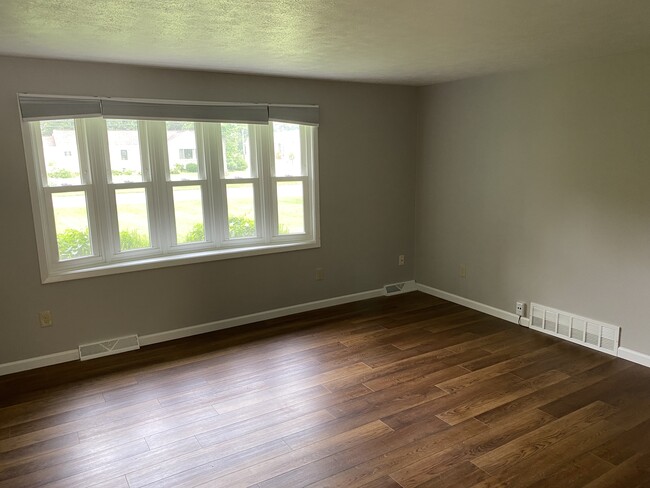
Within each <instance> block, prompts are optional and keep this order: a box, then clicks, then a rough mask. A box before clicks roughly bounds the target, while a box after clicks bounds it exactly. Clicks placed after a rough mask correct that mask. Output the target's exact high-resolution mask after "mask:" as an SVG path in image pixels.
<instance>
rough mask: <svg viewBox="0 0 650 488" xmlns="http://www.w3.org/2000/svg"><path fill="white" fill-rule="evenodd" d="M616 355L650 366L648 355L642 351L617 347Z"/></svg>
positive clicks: (649, 356)
mask: <svg viewBox="0 0 650 488" xmlns="http://www.w3.org/2000/svg"><path fill="white" fill-rule="evenodd" d="M618 357H619V358H622V359H627V360H628V361H632V362H633V363H637V364H640V365H641V366H647V367H648V368H650V355H648V354H644V353H642V352H637V351H633V350H632V349H628V348H627V347H619V348H618Z"/></svg>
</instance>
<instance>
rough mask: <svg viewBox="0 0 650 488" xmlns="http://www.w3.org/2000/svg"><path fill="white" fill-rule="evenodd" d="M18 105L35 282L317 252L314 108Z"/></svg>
mask: <svg viewBox="0 0 650 488" xmlns="http://www.w3.org/2000/svg"><path fill="white" fill-rule="evenodd" d="M19 100H20V105H21V111H22V115H23V124H24V125H23V134H24V139H25V148H26V155H27V162H28V170H29V176H30V187H31V193H32V202H33V206H34V216H35V223H36V231H37V240H38V245H39V255H40V261H41V274H42V278H43V281H44V282H49V281H61V280H67V279H74V278H82V277H87V276H97V275H102V274H110V273H118V272H126V271H131V270H138V269H146V268H152V267H160V266H170V265H176V264H186V263H191V262H200V261H206V260H214V259H224V258H229V257H237V256H243V255H250V254H261V253H270V252H280V251H289V250H298V249H305V248H309V247H316V246H318V245H319V234H318V207H317V201H318V187H317V140H316V136H317V123H316V122H315V120H314V118H315V115H314V114H316V119H317V110H318V109H317V107H311V106H306V107H300V106H266V105H260V104H255V105H243V104H239V105H223V104H196V103H177V102H175V103H168V102H167V103H165V102H158V101H140V100H135V101H133V100H115V99H105V100H104V99H97V98H88V99H86V98H81V99H68V98H56V97H39V96H24V95H21V96H20V97H19ZM274 114H275V117H274Z"/></svg>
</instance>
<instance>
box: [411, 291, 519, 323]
mask: <svg viewBox="0 0 650 488" xmlns="http://www.w3.org/2000/svg"><path fill="white" fill-rule="evenodd" d="M416 287H417V289H418V290H420V291H421V292H423V293H426V294H428V295H433V296H434V297H438V298H442V299H443V300H447V301H448V302H453V303H457V304H458V305H462V306H464V307H467V308H471V309H473V310H478V311H479V312H483V313H486V314H488V315H492V316H493V317H498V318H500V319H503V320H507V321H508V322H512V323H513V324H517V323H518V324H519V325H523V326H524V327H528V319H527V318H526V317H521V320H519V316H518V315H517V314H514V313H511V312H506V311H505V310H501V309H500V308H496V307H492V306H490V305H486V304H484V303H480V302H475V301H474V300H470V299H469V298H465V297H461V296H459V295H454V294H453V293H449V292H446V291H442V290H438V289H437V288H432V287H430V286H427V285H423V284H421V283H417V284H416Z"/></svg>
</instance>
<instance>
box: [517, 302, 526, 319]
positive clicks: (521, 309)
mask: <svg viewBox="0 0 650 488" xmlns="http://www.w3.org/2000/svg"><path fill="white" fill-rule="evenodd" d="M515 313H516V314H517V315H519V316H520V317H523V316H524V315H526V304H525V303H524V302H517V305H516V306H515Z"/></svg>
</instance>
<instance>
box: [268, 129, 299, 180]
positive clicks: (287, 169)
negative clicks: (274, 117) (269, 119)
mask: <svg viewBox="0 0 650 488" xmlns="http://www.w3.org/2000/svg"><path fill="white" fill-rule="evenodd" d="M273 145H274V148H273V149H274V153H275V175H276V176H303V174H302V173H303V171H302V160H301V156H300V126H299V125H296V124H283V123H280V122H273Z"/></svg>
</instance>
